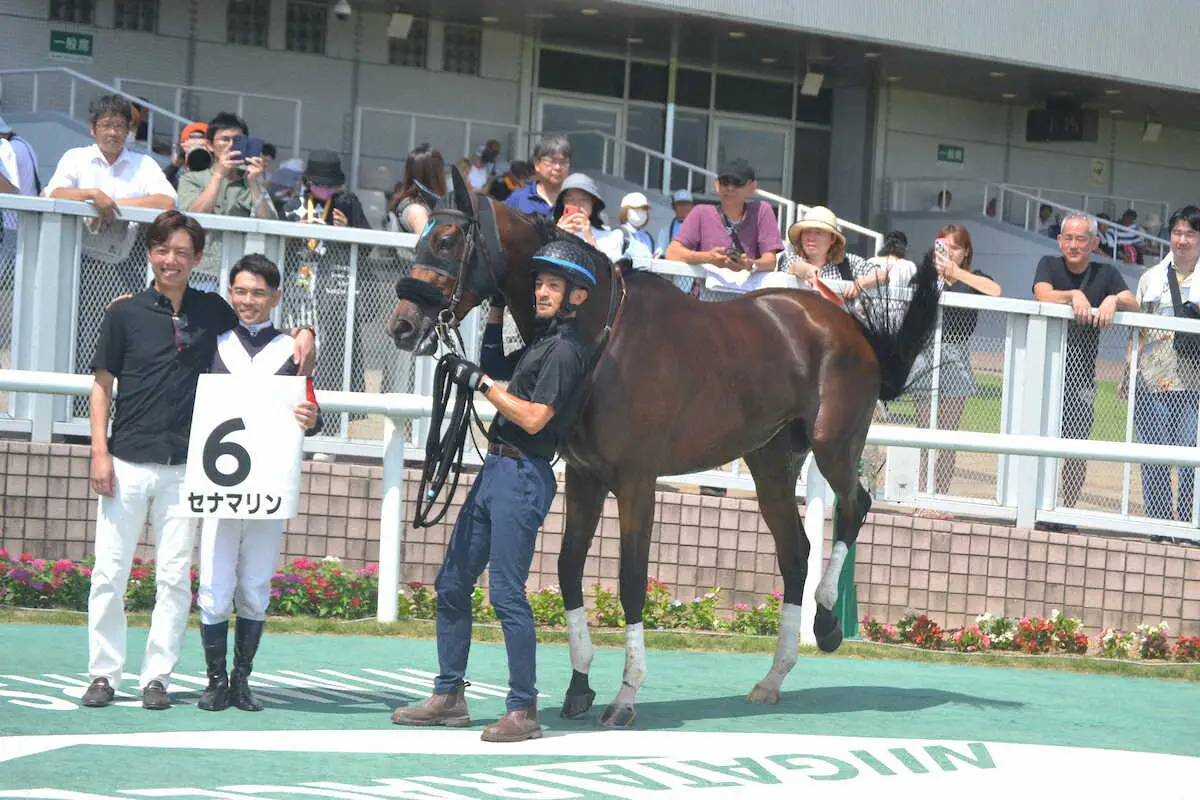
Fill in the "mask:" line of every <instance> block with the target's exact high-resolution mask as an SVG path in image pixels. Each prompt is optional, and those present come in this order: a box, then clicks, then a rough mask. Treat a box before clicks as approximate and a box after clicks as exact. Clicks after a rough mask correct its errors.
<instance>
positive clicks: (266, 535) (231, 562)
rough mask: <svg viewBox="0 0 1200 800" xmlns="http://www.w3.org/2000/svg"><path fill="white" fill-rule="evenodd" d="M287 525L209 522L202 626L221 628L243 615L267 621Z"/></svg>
mask: <svg viewBox="0 0 1200 800" xmlns="http://www.w3.org/2000/svg"><path fill="white" fill-rule="evenodd" d="M282 542H283V520H279V519H206V520H204V527H203V529H202V533H201V535H200V595H199V599H198V603H199V605H200V621H201V622H202V623H204V624H205V625H216V624H218V623H221V622H224V621H225V620H227V619H229V616H230V614H232V613H233V610H234V605H235V601H236V606H237V615H238V616H239V617H241V618H243V619H253V620H264V619H266V618H267V606H268V605H270V603H271V577H272V576H273V575H274V574H275V565H276V564H277V563H278V561H279V546H280V544H281V543H282Z"/></svg>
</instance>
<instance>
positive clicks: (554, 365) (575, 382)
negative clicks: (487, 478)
mask: <svg viewBox="0 0 1200 800" xmlns="http://www.w3.org/2000/svg"><path fill="white" fill-rule="evenodd" d="M587 351H588V348H587V345H585V344H584V343H583V340H582V339H580V338H579V330H578V328H577V327H576V325H575V320H573V319H566V320H556V321H555V322H554V324H552V325H551V326H550V329H549V331H548V332H547V333H546V335H545V336H543V337H542V338H540V339H537V340H536V341H534V342H533V344H531V345H529V346H528V347H526V348H525V351H524V353H523V354H522V355H521V360H520V361H519V362H517V367H516V369H514V370H513V376H512V380H511V381H509V383H508V393H509V394H511V395H512V396H513V397H519V398H521V399H522V400H528V401H529V402H531V403H540V404H542V405H547V406H550V407H551V408H553V409H554V416H553V417H551V418H550V421H549V422H548V423H546V427H544V428H542V429H541V430H540V431H538V432H537V433H535V434H529V433H526V432H525V431H524V430H523V429H522V428H521V426H520V425H517V424H516V423H515V422H510V421H509V420H508V419H506V418H505V417H504V416H503V415H501V414H497V415H496V419H495V422H494V423H493V425H492V431H491V436H490V438H491V440H492V441H494V442H499V443H503V444H507V445H509V446H510V447H515V448H517V449H518V450H520V451H521V452H523V453H525V454H526V455H529V456H534V457H535V458H544V459H546V460H547V461H549V460H550V459H551V458H553V457H554V451H555V450H557V449H558V443H559V441H560V440H561V438H562V435H563V434H564V433H565V432H566V430H567V427H568V426H570V424H571V422H572V421H573V418H574V412H575V409H574V408H573V405H574V401H575V400H576V399H577V396H578V393H577V391H576V390H577V389H578V388H579V385H580V383H582V381H583V378H584V371H585V370H586V369H587Z"/></svg>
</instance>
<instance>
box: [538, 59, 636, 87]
mask: <svg viewBox="0 0 1200 800" xmlns="http://www.w3.org/2000/svg"><path fill="white" fill-rule="evenodd" d="M538 86H540V87H542V88H543V89H561V90H563V91H567V92H581V93H583V94H596V95H601V96H603V97H624V96H625V62H624V61H622V60H618V59H615V58H604V57H602V56H590V55H583V54H582V53H567V52H563V51H562V50H547V49H543V50H542V51H541V54H540V56H539V58H538Z"/></svg>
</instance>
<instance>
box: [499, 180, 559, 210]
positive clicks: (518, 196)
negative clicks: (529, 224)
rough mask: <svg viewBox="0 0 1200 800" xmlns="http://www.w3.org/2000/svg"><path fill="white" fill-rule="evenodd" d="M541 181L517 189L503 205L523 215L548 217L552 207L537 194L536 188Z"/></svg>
mask: <svg viewBox="0 0 1200 800" xmlns="http://www.w3.org/2000/svg"><path fill="white" fill-rule="evenodd" d="M539 183H541V181H533V182H531V183H527V184H525V185H524V186H522V187H521V188H520V189H517V190H516V191H515V192H513V193H512V194H510V195H509V196H508V199H507V200H505V201H504V204H505V205H506V206H508V207H509V208H515V209H516V210H517V211H520V212H522V213H524V214H541V215H543V216H547V217H548V216H550V215H551V214H553V213H554V207H553V206H551V205H550V204H549V203H547V202H546V199H545V198H544V197H542V196H541V195H540V194H538V191H537V187H538V184H539Z"/></svg>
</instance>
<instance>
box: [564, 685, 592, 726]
mask: <svg viewBox="0 0 1200 800" xmlns="http://www.w3.org/2000/svg"><path fill="white" fill-rule="evenodd" d="M595 699H596V693H595V692H593V691H592V690H591V689H588V690H587V691H586V692H584V693H582V694H569V693H568V694H567V697H566V699H565V700H563V707H562V712H561V714H562V717H563V719H579V718H580V717H582V716H583V715H584V714H586V713H587V712H588V711H589V710H590V709H591V707H592V703H593V701H595Z"/></svg>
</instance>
